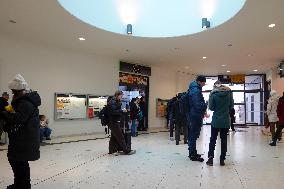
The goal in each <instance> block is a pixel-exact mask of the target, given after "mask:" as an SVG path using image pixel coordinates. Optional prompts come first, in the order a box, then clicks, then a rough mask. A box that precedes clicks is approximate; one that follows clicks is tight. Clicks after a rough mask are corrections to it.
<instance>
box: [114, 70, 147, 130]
mask: <svg viewBox="0 0 284 189" xmlns="http://www.w3.org/2000/svg"><path fill="white" fill-rule="evenodd" d="M119 90H121V91H123V93H124V95H123V99H122V108H127V107H129V103H130V102H131V100H132V99H133V98H136V97H138V98H139V99H141V102H140V108H141V111H142V113H143V120H141V121H139V128H141V129H142V130H147V129H148V109H149V108H148V107H149V77H148V76H142V75H136V74H130V73H123V72H120V73H119Z"/></svg>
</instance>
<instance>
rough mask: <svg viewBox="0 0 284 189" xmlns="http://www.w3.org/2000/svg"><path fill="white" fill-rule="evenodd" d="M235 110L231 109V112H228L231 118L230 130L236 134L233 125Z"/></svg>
mask: <svg viewBox="0 0 284 189" xmlns="http://www.w3.org/2000/svg"><path fill="white" fill-rule="evenodd" d="M235 114H236V110H235V108H234V107H233V108H232V109H231V110H230V117H231V129H232V131H233V132H236V129H235V125H234V123H236V116H235Z"/></svg>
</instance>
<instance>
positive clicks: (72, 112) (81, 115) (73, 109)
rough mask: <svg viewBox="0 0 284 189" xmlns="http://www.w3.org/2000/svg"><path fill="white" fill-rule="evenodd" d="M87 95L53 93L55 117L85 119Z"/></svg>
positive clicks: (58, 118)
mask: <svg viewBox="0 0 284 189" xmlns="http://www.w3.org/2000/svg"><path fill="white" fill-rule="evenodd" d="M86 118H87V95H81V94H72V93H65V94H63V93H61V94H60V93H55V119H57V120H60V119H86Z"/></svg>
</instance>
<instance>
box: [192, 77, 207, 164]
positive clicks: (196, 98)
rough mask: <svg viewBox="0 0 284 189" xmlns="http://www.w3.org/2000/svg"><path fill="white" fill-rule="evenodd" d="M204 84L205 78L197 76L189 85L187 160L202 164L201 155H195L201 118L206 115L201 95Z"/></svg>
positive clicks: (205, 107) (201, 123)
mask: <svg viewBox="0 0 284 189" xmlns="http://www.w3.org/2000/svg"><path fill="white" fill-rule="evenodd" d="M205 84H206V77H204V76H198V77H197V79H196V80H195V81H193V82H191V84H190V85H189V113H188V114H189V115H188V117H189V123H190V126H189V142H188V150H189V156H188V157H189V158H190V160H192V161H199V162H203V161H204V159H203V158H202V157H201V155H199V154H197V150H196V140H197V138H198V137H199V135H200V131H201V127H202V125H203V117H204V114H205V113H206V109H207V105H206V103H205V100H204V98H203V95H202V87H204V86H205Z"/></svg>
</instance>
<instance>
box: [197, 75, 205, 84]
mask: <svg viewBox="0 0 284 189" xmlns="http://www.w3.org/2000/svg"><path fill="white" fill-rule="evenodd" d="M196 81H200V82H206V77H205V76H203V75H199V76H198V77H197V78H196Z"/></svg>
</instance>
